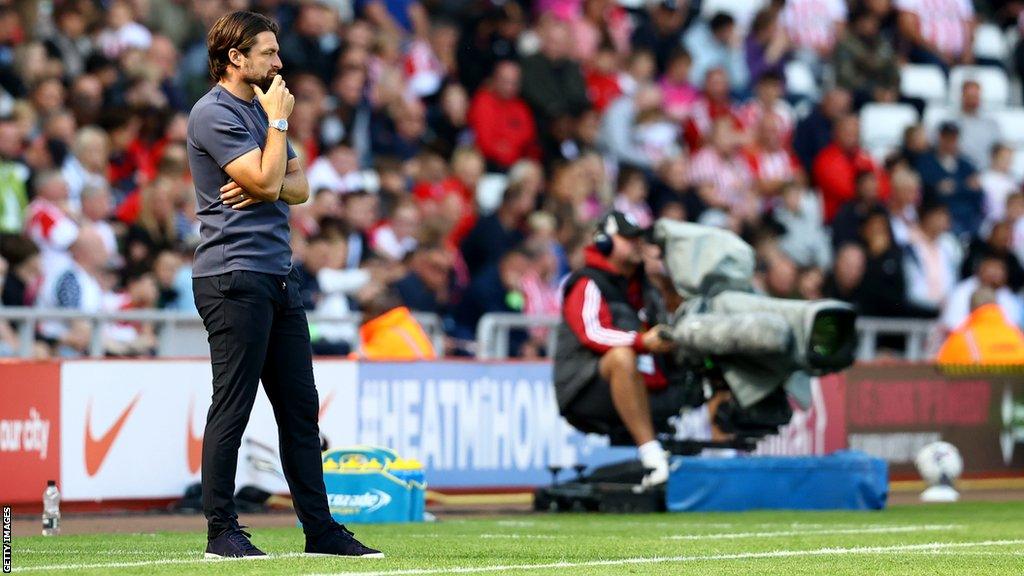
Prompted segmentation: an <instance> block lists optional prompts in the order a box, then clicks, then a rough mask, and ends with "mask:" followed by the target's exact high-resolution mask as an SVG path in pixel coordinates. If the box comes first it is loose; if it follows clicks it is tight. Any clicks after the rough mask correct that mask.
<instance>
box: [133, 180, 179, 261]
mask: <svg viewBox="0 0 1024 576" xmlns="http://www.w3.org/2000/svg"><path fill="white" fill-rule="evenodd" d="M178 195H179V188H178V187H177V184H176V183H175V182H173V181H171V180H170V179H169V178H159V179H157V180H155V181H154V182H152V183H150V184H148V185H147V186H145V187H144V188H143V189H142V198H141V208H140V210H139V219H138V220H137V221H136V222H135V224H133V225H131V226H130V227H129V228H128V234H127V236H126V238H125V259H126V264H127V266H128V267H129V268H131V267H134V266H142V267H143V268H146V269H148V268H151V267H152V265H153V259H154V258H155V257H156V255H157V254H158V253H159V252H160V251H162V250H172V249H173V248H174V246H175V243H176V242H177V240H178V228H177V226H176V224H175V203H176V202H177V201H178V198H177V197H178Z"/></svg>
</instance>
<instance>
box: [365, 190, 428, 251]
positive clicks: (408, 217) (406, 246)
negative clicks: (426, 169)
mask: <svg viewBox="0 0 1024 576" xmlns="http://www.w3.org/2000/svg"><path fill="white" fill-rule="evenodd" d="M419 222H420V210H419V208H417V207H416V204H415V203H414V202H412V201H411V200H406V201H404V202H400V203H398V204H397V205H395V207H394V208H393V209H392V210H391V216H390V217H389V218H388V219H387V220H385V221H384V222H382V223H381V224H380V225H379V226H377V227H376V228H375V229H374V230H373V232H371V233H370V246H371V247H372V248H373V251H374V252H375V253H376V254H378V255H380V256H383V257H384V258H387V259H390V260H395V261H401V260H402V259H403V258H405V255H406V254H408V253H409V252H411V251H413V250H414V249H415V248H416V228H417V226H418V225H419Z"/></svg>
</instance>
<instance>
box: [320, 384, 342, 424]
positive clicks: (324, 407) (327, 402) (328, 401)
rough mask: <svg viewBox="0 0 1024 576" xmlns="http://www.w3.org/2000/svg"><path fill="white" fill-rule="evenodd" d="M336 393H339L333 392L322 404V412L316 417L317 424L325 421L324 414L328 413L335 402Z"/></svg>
mask: <svg viewBox="0 0 1024 576" xmlns="http://www.w3.org/2000/svg"><path fill="white" fill-rule="evenodd" d="M335 392H337V390H331V392H330V394H328V395H327V398H324V400H323V402H321V403H320V411H319V412H317V415H316V420H317V422H319V421H321V420H323V419H324V414H325V413H326V412H327V408H329V407H330V406H331V401H333V400H334V393H335Z"/></svg>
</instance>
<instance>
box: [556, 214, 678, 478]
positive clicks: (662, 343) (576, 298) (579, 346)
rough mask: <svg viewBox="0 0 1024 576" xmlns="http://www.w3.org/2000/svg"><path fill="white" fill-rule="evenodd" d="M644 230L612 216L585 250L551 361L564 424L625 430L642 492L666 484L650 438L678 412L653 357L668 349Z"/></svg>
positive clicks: (662, 459)
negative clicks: (640, 471) (641, 471)
mask: <svg viewBox="0 0 1024 576" xmlns="http://www.w3.org/2000/svg"><path fill="white" fill-rule="evenodd" d="M645 235H646V230H644V229H643V228H641V227H639V226H637V224H636V222H635V221H633V219H632V218H630V217H628V216H625V215H624V214H622V213H620V212H611V213H609V214H608V215H606V216H605V217H604V218H602V219H601V221H600V222H599V223H598V227H597V230H596V232H595V234H594V242H593V244H591V245H590V246H588V247H587V248H586V252H585V253H586V265H585V266H584V267H583V268H582V269H581V270H578V271H576V272H575V273H573V274H572V275H571V276H570V277H569V278H568V279H567V280H566V282H565V286H564V289H563V290H564V291H563V294H564V300H563V305H562V323H561V324H560V325H559V327H558V341H557V346H556V353H555V375H554V381H555V392H556V397H557V399H558V405H559V410H560V411H561V413H562V415H563V416H564V417H565V419H566V420H568V421H569V423H570V424H572V425H573V426H574V427H576V428H577V429H579V430H581V431H583V432H592V433H598V434H613V433H615V432H616V431H618V430H621V429H622V428H625V429H626V430H627V431H628V432H629V434H630V436H631V437H632V439H633V441H634V442H635V443H636V445H637V446H638V448H639V457H640V462H641V463H642V464H643V466H644V467H645V468H647V469H648V470H650V472H649V473H648V474H647V475H646V476H644V478H643V484H644V485H645V486H653V485H656V484H661V483H663V482H665V481H666V480H667V479H668V456H667V454H666V453H665V450H664V449H663V448H662V446H661V443H660V442H658V440H657V438H656V437H655V423H656V422H657V423H658V426H659V427H661V426H663V425H666V424H667V421H668V417H669V416H671V415H673V414H677V413H678V411H679V409H680V407H681V406H682V404H683V401H682V399H681V398H680V396H681V393H680V388H679V387H677V386H668V379H667V378H666V375H665V373H664V371H663V370H662V366H663V358H661V357H659V356H660V355H662V354H664V353H666V352H669V351H670V350H671V349H672V348H673V344H672V342H670V341H668V340H663V339H662V338H661V337H660V336H659V332H660V331H661V330H663V329H665V328H666V327H665V326H660V325H655V326H649V324H655V322H654V320H656V318H657V317H658V316H659V315H658V314H657V313H655V312H653V310H654V309H655V307H654V306H653V302H652V300H656V299H657V298H658V292H657V290H655V289H653V288H652V286H651V284H650V282H649V281H648V279H647V277H646V274H645V273H644V253H643V250H644V242H643V237H644V236H645Z"/></svg>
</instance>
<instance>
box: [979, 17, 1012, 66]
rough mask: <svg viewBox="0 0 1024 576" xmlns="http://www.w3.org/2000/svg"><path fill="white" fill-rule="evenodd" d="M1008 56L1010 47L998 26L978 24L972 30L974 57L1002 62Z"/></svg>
mask: <svg viewBox="0 0 1024 576" xmlns="http://www.w3.org/2000/svg"><path fill="white" fill-rule="evenodd" d="M1009 54H1010V47H1009V45H1008V44H1007V43H1006V37H1005V36H1004V35H1003V31H1002V30H1000V29H999V26H996V25H995V24H988V23H985V24H978V27H977V28H975V29H974V57H975V58H988V59H990V60H996V61H999V62H1002V61H1003V60H1006V57H1007V56H1008V55H1009Z"/></svg>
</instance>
